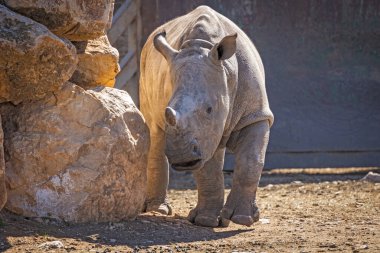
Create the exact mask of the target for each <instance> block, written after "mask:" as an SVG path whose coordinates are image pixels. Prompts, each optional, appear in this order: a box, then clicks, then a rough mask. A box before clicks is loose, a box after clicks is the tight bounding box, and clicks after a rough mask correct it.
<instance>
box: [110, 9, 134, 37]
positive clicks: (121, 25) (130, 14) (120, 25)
mask: <svg viewBox="0 0 380 253" xmlns="http://www.w3.org/2000/svg"><path fill="white" fill-rule="evenodd" d="M136 12H137V7H136V3H135V2H131V4H130V5H129V7H128V8H127V10H126V11H124V12H123V15H121V16H120V17H119V18H118V19H117V20H115V23H113V24H112V27H111V29H110V30H109V32H108V39H109V41H110V43H111V44H113V43H115V42H116V40H117V39H118V38H119V37H120V35H122V34H123V32H124V31H125V29H127V27H128V26H129V24H130V23H131V22H132V21H133V20H134V19H135V18H136Z"/></svg>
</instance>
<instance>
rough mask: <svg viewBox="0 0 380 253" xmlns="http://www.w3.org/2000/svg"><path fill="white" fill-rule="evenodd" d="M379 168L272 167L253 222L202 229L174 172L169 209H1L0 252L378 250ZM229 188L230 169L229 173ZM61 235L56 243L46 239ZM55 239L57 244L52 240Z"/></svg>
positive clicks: (185, 178)
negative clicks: (113, 219)
mask: <svg viewBox="0 0 380 253" xmlns="http://www.w3.org/2000/svg"><path fill="white" fill-rule="evenodd" d="M369 170H372V171H374V172H380V168H362V169H330V170H328V169H327V170H326V169H323V170H300V169H298V170H272V171H269V172H265V173H264V174H263V177H262V180H261V186H260V188H259V191H258V204H259V207H260V208H261V219H260V221H259V222H257V223H255V224H254V225H253V226H252V227H244V226H240V225H236V224H231V225H230V226H229V227H228V228H215V229H212V228H204V227H197V226H194V225H192V224H190V223H189V222H188V221H187V220H186V215H187V213H188V211H189V210H190V208H192V207H194V206H195V204H196V197H197V194H196V191H195V190H188V189H185V188H187V187H193V186H194V183H193V181H192V178H191V176H190V175H188V174H182V176H181V175H180V176H178V175H176V176H175V179H173V178H172V179H171V188H172V189H171V190H170V192H169V195H170V199H171V203H172V205H173V207H174V214H173V215H172V216H168V217H165V216H161V215H159V214H154V213H150V214H143V215H141V216H139V217H138V218H137V219H135V220H133V221H124V222H119V223H102V224H82V225H70V224H63V223H59V222H57V221H54V220H48V219H39V218H37V219H30V218H29V219H27V218H24V217H19V216H16V215H13V214H11V213H9V212H7V211H4V210H3V211H2V212H0V219H1V222H0V252H3V251H5V252H328V251H335V252H380V183H370V182H365V181H359V180H358V179H360V178H362V177H363V176H364V175H365V174H366V173H367V171H369ZM225 178H226V186H227V190H226V194H228V192H229V189H228V188H229V186H230V185H231V175H229V174H226V176H225ZM52 241H59V242H60V243H62V244H59V243H58V244H56V247H54V246H49V245H46V244H45V246H44V243H47V242H48V243H49V242H52ZM53 244H54V243H53Z"/></svg>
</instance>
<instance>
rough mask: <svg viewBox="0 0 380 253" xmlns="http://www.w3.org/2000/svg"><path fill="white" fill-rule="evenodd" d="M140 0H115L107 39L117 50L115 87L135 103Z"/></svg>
mask: <svg viewBox="0 0 380 253" xmlns="http://www.w3.org/2000/svg"><path fill="white" fill-rule="evenodd" d="M140 9H141V2H140V0H122V1H116V3H115V12H114V16H113V20H112V27H111V29H110V30H109V32H108V39H109V41H110V43H111V45H112V46H114V47H116V48H117V49H118V50H119V54H120V60H119V64H120V73H119V74H118V75H117V77H116V84H115V87H116V88H118V89H122V90H126V91H128V92H129V94H130V95H131V97H132V98H133V100H134V102H135V103H136V105H138V104H139V101H138V97H139V96H138V78H139V77H138V76H139V75H138V72H139V56H140V44H141V43H140V42H141V15H140V13H141V12H140Z"/></svg>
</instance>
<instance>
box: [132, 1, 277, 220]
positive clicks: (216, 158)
mask: <svg viewBox="0 0 380 253" xmlns="http://www.w3.org/2000/svg"><path fill="white" fill-rule="evenodd" d="M164 31H165V32H164ZM140 103H141V108H140V109H141V112H142V113H143V115H144V117H145V119H146V121H147V123H148V126H149V128H150V135H151V146H150V150H149V157H148V189H147V200H146V210H147V211H151V210H155V211H159V212H161V213H164V214H170V213H171V207H170V206H169V204H168V203H167V199H166V189H167V185H168V168H169V163H170V164H171V166H172V167H173V168H174V169H176V170H192V171H193V173H194V176H195V178H196V181H197V186H198V204H197V206H196V207H195V208H194V209H193V210H191V211H190V213H189V217H188V218H189V220H190V221H191V222H193V223H195V224H197V225H201V226H210V227H216V226H219V225H221V226H228V224H229V221H233V222H235V223H237V224H242V225H247V226H250V225H252V224H253V223H254V222H255V221H257V220H258V218H259V211H258V208H257V206H256V190H257V186H258V183H259V180H260V175H261V171H262V169H263V166H264V160H265V151H266V148H267V144H268V140H269V128H270V126H271V125H272V123H273V115H272V112H271V111H270V109H269V105H268V99H267V95H266V91H265V78H264V68H263V65H262V62H261V59H260V56H259V54H258V52H257V50H256V48H255V47H254V45H253V44H252V42H251V41H250V40H249V38H248V37H247V36H246V35H245V34H244V32H243V31H241V30H240V29H239V28H238V27H237V26H236V25H235V24H234V23H232V22H231V21H230V20H228V19H227V18H225V17H224V16H222V15H221V14H219V13H217V12H215V11H214V10H212V9H211V8H209V7H206V6H200V7H198V8H197V9H195V10H193V11H192V12H190V13H188V14H187V15H185V16H182V17H178V18H176V19H174V20H172V21H170V22H168V23H166V24H164V25H163V26H161V27H159V28H157V29H156V30H155V31H154V32H153V33H152V35H151V36H150V37H149V38H148V40H147V42H146V44H145V46H144V48H143V50H142V53H141V76H140ZM226 148H227V149H229V150H231V151H233V152H234V153H235V155H236V167H235V170H234V171H235V172H234V179H233V180H234V181H233V187H232V190H231V193H230V195H229V196H228V198H227V201H226V203H224V194H223V193H224V182H223V173H222V168H223V163H224V152H225V149H226Z"/></svg>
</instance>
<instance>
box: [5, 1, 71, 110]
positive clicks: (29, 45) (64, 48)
mask: <svg viewBox="0 0 380 253" xmlns="http://www.w3.org/2000/svg"><path fill="white" fill-rule="evenodd" d="M0 52H1V54H0V84H1V85H0V103H2V102H7V101H11V102H13V103H15V104H18V103H20V102H21V101H23V100H26V99H40V98H42V97H43V96H45V94H46V93H47V92H50V91H56V90H58V89H59V88H60V87H61V86H62V85H63V84H64V83H65V82H66V81H67V80H69V79H70V77H71V76H72V74H73V72H74V71H75V69H76V64H77V61H78V59H77V55H76V49H75V47H74V46H73V45H72V44H71V43H70V42H69V41H68V40H64V39H60V38H59V37H57V36H56V35H54V34H53V33H51V32H50V31H49V30H48V29H47V28H46V27H45V26H43V25H41V24H39V23H37V22H35V21H33V20H31V19H29V18H26V17H23V16H21V15H19V14H17V13H14V12H12V11H10V10H9V9H8V8H6V7H4V6H2V5H0Z"/></svg>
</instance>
